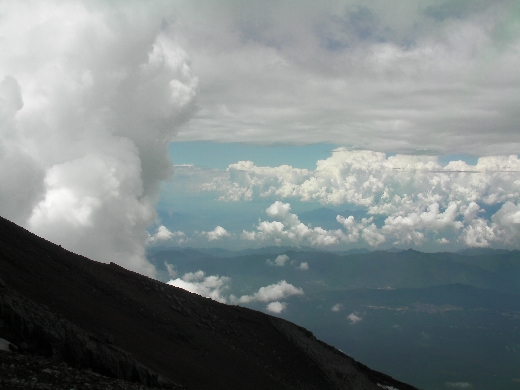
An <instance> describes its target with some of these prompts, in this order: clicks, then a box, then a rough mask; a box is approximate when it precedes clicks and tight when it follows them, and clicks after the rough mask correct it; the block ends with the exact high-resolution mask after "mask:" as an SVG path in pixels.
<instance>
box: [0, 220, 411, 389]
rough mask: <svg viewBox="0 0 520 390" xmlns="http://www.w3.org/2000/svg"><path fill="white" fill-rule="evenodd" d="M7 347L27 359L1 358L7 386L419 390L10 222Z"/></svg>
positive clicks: (0, 283)
mask: <svg viewBox="0 0 520 390" xmlns="http://www.w3.org/2000/svg"><path fill="white" fill-rule="evenodd" d="M0 338H3V339H5V340H9V342H11V343H12V344H14V345H15V346H17V347H18V348H19V351H23V352H24V355H16V354H12V355H9V354H7V355H6V354H5V353H3V354H2V355H0V357H1V358H2V360H1V363H2V368H1V369H2V372H0V378H2V382H1V383H0V388H2V389H4V388H5V389H10V388H15V389H16V388H24V389H31V388H52V389H59V388H63V389H68V390H70V389H89V388H96V389H108V388H114V389H126V388H128V389H134V388H135V389H137V388H145V387H144V386H145V385H147V386H162V387H163V388H164V387H167V388H170V389H178V388H182V387H180V385H182V386H184V387H185V388H188V389H190V390H199V389H200V390H205V389H213V390H218V389H222V390H228V389H248V390H249V389H250V390H254V389H258V390H264V389H273V390H274V389H280V390H305V389H308V390H314V389H319V390H323V389H331V390H332V389H338V390H339V389H341V390H343V389H356V390H381V389H382V388H383V389H399V390H413V389H415V388H414V387H412V386H409V385H407V384H404V383H402V382H399V381H396V380H394V379H393V378H390V377H388V376H386V375H384V374H381V373H377V372H375V371H373V370H370V369H369V368H368V367H365V366H363V365H362V364H360V363H358V362H356V361H355V360H354V359H352V358H350V357H348V356H346V355H344V354H342V353H340V352H339V351H337V350H335V349H334V348H332V347H330V346H327V345H325V344H323V343H321V342H320V341H318V340H316V338H315V337H314V336H313V335H312V333H310V332H309V331H307V330H305V329H303V328H300V327H298V326H296V325H294V324H292V323H289V322H287V321H284V320H282V319H276V318H275V317H272V316H268V315H266V314H263V313H260V312H257V311H254V310H250V309H247V308H244V307H238V306H231V305H224V304H221V303H218V302H215V301H213V300H211V299H207V298H203V297H201V296H198V295H195V294H191V293H189V292H187V291H185V290H182V289H179V288H176V287H173V286H168V285H165V284H164V283H160V282H158V281H157V280H153V279H150V278H147V277H144V276H142V275H139V274H136V273H134V272H130V271H128V270H126V269H124V268H122V267H120V266H118V265H116V264H112V263H111V264H101V263H98V262H95V261H92V260H89V259H87V258H85V257H82V256H78V255H76V254H74V253H71V252H68V251H66V250H65V249H63V248H61V247H60V246H59V245H56V244H53V243H50V242H48V241H45V240H43V239H41V238H39V237H36V236H35V235H33V234H31V233H30V232H28V231H26V230H24V229H22V228H20V227H19V226H16V225H15V224H13V223H11V222H9V221H7V220H5V219H3V218H1V217H0ZM25 353H31V355H40V356H45V357H47V358H50V359H51V360H50V362H65V363H67V365H68V366H70V367H73V368H77V369H80V368H81V369H86V368H91V369H92V371H94V372H97V373H98V374H103V375H108V376H111V377H115V378H125V379H127V380H130V381H133V382H139V381H140V383H142V385H140V386H139V385H132V384H130V383H127V382H121V381H116V380H113V379H108V378H106V377H102V376H97V375H94V374H92V373H90V372H89V371H85V370H83V371H81V370H79V371H78V370H72V369H71V370H69V369H68V368H65V367H61V366H60V365H59V364H58V365H57V364H56V363H50V362H48V363H45V364H48V366H45V365H43V364H44V363H42V362H44V360H41V359H40V358H31V357H30V356H27V355H25ZM13 359H14V360H13ZM16 359H20V360H19V361H17V360H16ZM25 359H27V360H25ZM57 367H58V368H59V370H58V369H57ZM43 370H46V371H45V372H44V371H43ZM56 371H58V373H57V372H56ZM32 378H35V379H36V380H33V379H32ZM13 379H14V381H13ZM22 380H23V382H22ZM53 381H54V382H53ZM99 381H107V382H106V383H107V384H105V382H99ZM86 384H88V385H89V386H90V387H89V386H87V385H86ZM40 385H41V386H40ZM45 385H46V386H47V387H45ZM9 386H10V387H9ZM108 386H110V387H108ZM118 386H119V387H118ZM121 386H126V387H121ZM131 386H134V387H131Z"/></svg>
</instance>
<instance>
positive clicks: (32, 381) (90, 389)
mask: <svg viewBox="0 0 520 390" xmlns="http://www.w3.org/2000/svg"><path fill="white" fill-rule="evenodd" d="M177 388H178V389H182V387H177ZM0 389H4V390H11V389H49V390H61V389H63V390H71V389H74V390H94V389H96V390H97V389H103V390H146V389H148V390H150V389H155V387H147V386H143V385H140V384H137V383H131V382H126V381H123V380H119V379H114V378H109V377H106V376H103V375H99V374H96V373H94V372H92V371H90V370H77V369H75V368H72V367H68V366H67V364H66V363H56V362H53V361H52V360H49V359H45V358H42V357H40V356H34V355H28V354H21V353H16V352H7V351H0Z"/></svg>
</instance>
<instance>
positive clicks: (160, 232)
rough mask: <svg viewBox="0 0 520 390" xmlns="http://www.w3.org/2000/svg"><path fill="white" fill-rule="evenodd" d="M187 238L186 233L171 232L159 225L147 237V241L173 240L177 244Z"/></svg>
mask: <svg viewBox="0 0 520 390" xmlns="http://www.w3.org/2000/svg"><path fill="white" fill-rule="evenodd" d="M187 240H188V238H187V237H186V234H185V233H184V232H181V231H176V232H172V231H170V230H168V228H167V227H166V226H164V225H161V226H159V227H158V228H157V232H156V233H155V234H154V235H153V236H150V237H149V238H148V242H149V243H152V244H154V243H157V242H164V241H174V242H176V243H177V244H181V243H183V242H185V241H187Z"/></svg>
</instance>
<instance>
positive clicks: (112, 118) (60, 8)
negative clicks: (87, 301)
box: [0, 0, 198, 276]
mask: <svg viewBox="0 0 520 390" xmlns="http://www.w3.org/2000/svg"><path fill="white" fill-rule="evenodd" d="M172 13H173V9H172V8H171V7H168V6H166V3H157V4H152V3H150V4H146V5H143V4H138V3H135V2H128V3H127V2H125V3H122V2H115V3H105V2H94V3H92V2H84V1H80V0H72V1H66V2H62V1H59V2H55V1H28V2H18V1H10V0H7V1H3V2H2V3H1V4H0V14H1V15H2V17H1V18H0V36H2V37H3V39H2V42H1V43H0V46H1V48H0V50H1V52H2V56H1V58H0V196H1V198H2V202H0V214H2V215H3V216H6V217H8V218H10V219H12V220H13V221H15V222H17V223H19V224H21V225H23V226H25V227H27V228H28V229H29V230H31V231H32V232H34V233H36V234H38V235H40V236H42V237H44V238H46V239H49V240H52V241H54V242H56V243H59V244H60V245H62V246H64V247H65V248H67V249H70V250H72V251H75V252H77V253H80V254H82V255H86V256H88V257H91V258H93V259H95V260H98V261H104V262H109V261H113V262H116V263H119V264H121V265H123V266H125V267H127V268H130V269H132V270H135V271H138V272H141V273H144V274H147V275H150V276H153V275H154V274H155V269H154V267H153V266H152V265H151V264H150V263H148V262H147V261H146V259H145V253H144V247H145V244H146V241H147V238H148V236H147V233H146V228H147V227H148V226H149V225H150V224H151V223H152V222H153V220H154V218H155V204H156V201H157V197H158V188H159V183H160V181H161V180H164V179H167V178H168V177H169V176H170V175H171V173H172V168H171V163H170V161H169V158H168V153H167V145H168V142H169V141H170V139H171V138H172V137H174V136H175V135H176V134H177V132H178V130H179V128H180V126H181V125H182V124H183V123H184V122H186V121H187V120H188V119H189V118H190V117H191V115H192V114H193V112H194V108H195V106H194V99H195V96H196V93H197V90H198V87H197V83H198V80H197V78H196V77H194V76H193V75H192V73H191V65H190V59H189V58H188V56H187V54H186V52H185V51H184V50H183V48H182V47H181V46H179V44H178V43H177V41H176V37H175V36H174V35H172V31H171V28H169V27H168V22H167V20H168V19H169V15H172Z"/></svg>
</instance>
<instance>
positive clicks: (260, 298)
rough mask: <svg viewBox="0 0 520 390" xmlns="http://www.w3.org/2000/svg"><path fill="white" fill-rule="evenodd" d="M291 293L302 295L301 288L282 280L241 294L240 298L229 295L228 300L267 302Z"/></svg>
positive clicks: (289, 295) (286, 296) (288, 295)
mask: <svg viewBox="0 0 520 390" xmlns="http://www.w3.org/2000/svg"><path fill="white" fill-rule="evenodd" d="M293 295H303V290H302V289H301V288H298V287H295V286H293V285H292V284H290V283H287V282H286V281H285V280H282V281H280V282H278V283H275V284H270V285H269V286H265V287H260V289H259V290H258V291H257V292H256V293H254V294H253V295H242V296H241V297H240V298H236V297H235V296H233V295H231V296H230V300H231V302H236V303H249V302H269V301H278V300H279V299H285V298H288V297H291V296H293Z"/></svg>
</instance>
